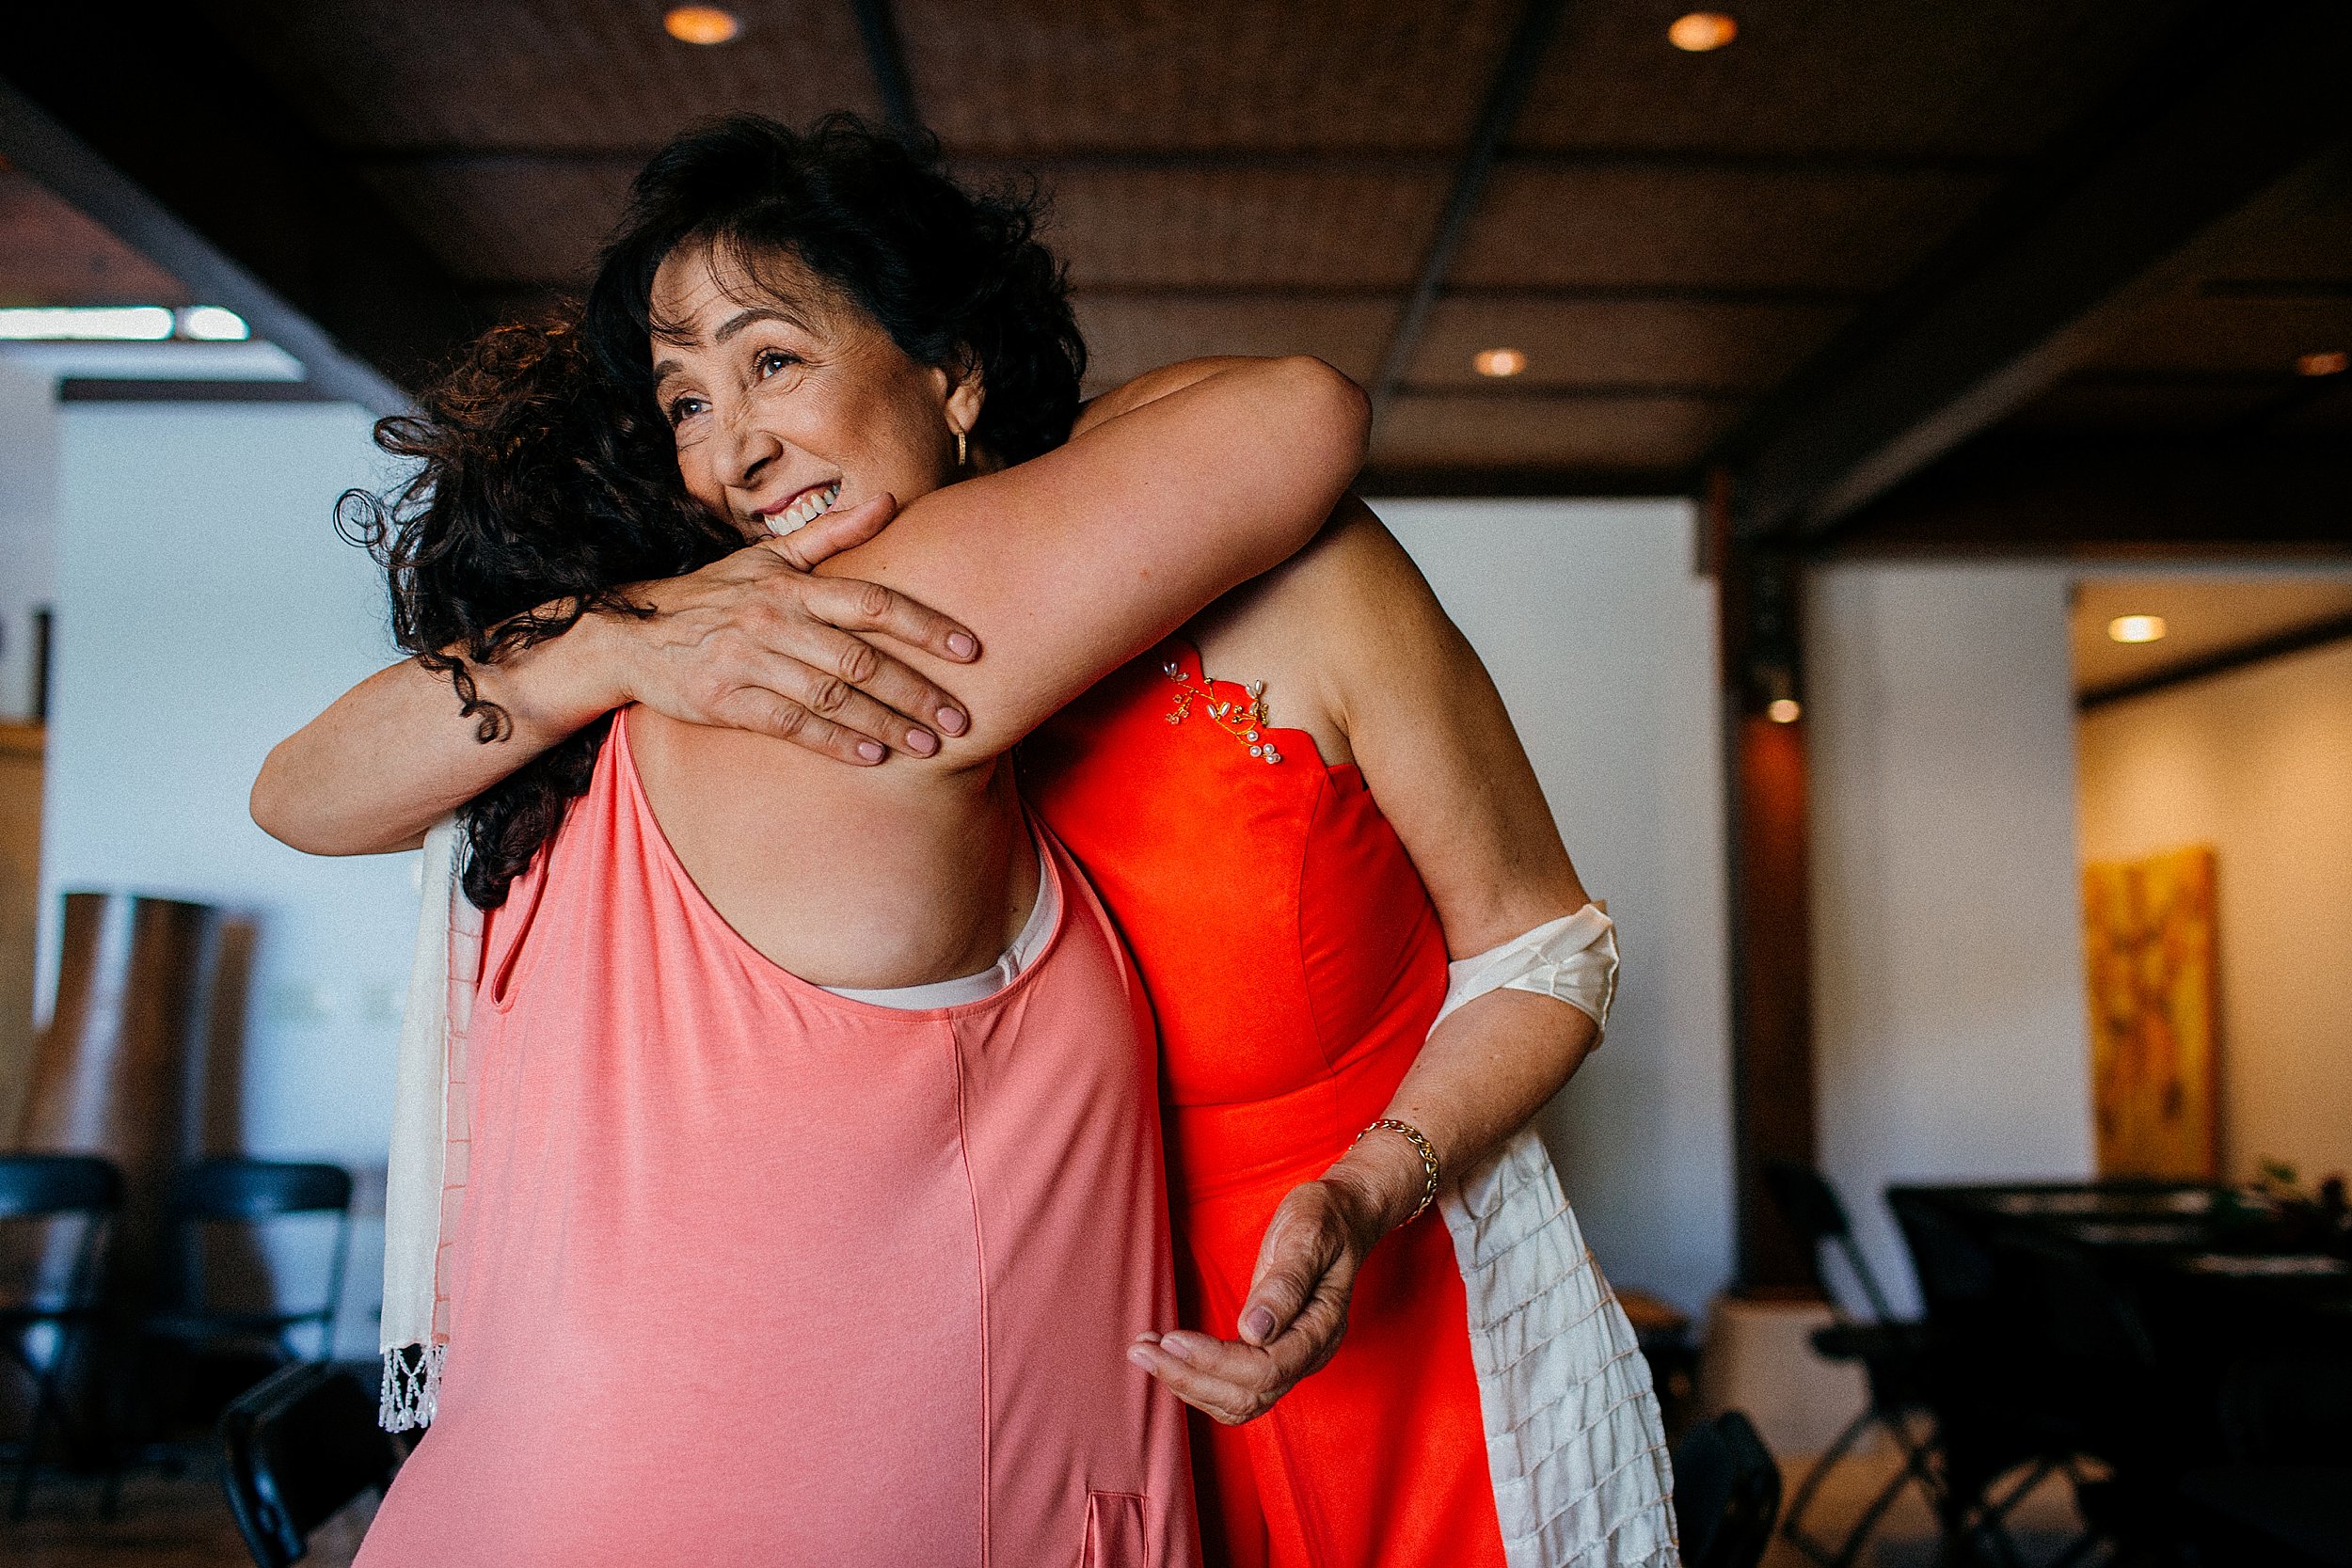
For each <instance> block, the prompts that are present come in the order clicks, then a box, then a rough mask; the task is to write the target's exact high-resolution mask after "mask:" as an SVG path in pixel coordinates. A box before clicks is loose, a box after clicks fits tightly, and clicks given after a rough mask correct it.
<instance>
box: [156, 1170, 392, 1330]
mask: <svg viewBox="0 0 2352 1568" xmlns="http://www.w3.org/2000/svg"><path fill="white" fill-rule="evenodd" d="M298 1214H332V1215H334V1216H335V1228H334V1239H333V1242H332V1243H331V1244H332V1251H331V1253H330V1254H329V1256H328V1259H327V1264H326V1289H325V1291H324V1292H323V1294H322V1295H321V1296H320V1297H319V1298H318V1299H317V1300H316V1301H315V1302H314V1303H312V1304H310V1305H307V1306H300V1307H294V1308H293V1309H291V1310H285V1309H280V1308H278V1307H262V1308H255V1307H248V1308H243V1309H230V1308H224V1307H219V1306H217V1305H216V1304H215V1292H214V1291H213V1290H212V1289H211V1285H210V1282H209V1281H208V1280H207V1278H206V1276H205V1275H206V1271H205V1266H204V1260H205V1252H206V1248H205V1245H204V1243H205V1241H206V1237H205V1235H204V1232H205V1231H206V1230H207V1229H208V1228H210V1227H217V1226H221V1225H241V1226H248V1227H258V1226H262V1225H264V1224H267V1223H268V1222H271V1221H274V1220H278V1219H283V1218H285V1217H287V1216H290V1215H298ZM171 1218H172V1225H173V1231H174V1236H175V1239H176V1240H177V1242H178V1243H179V1262H180V1289H179V1297H180V1300H179V1305H178V1306H177V1307H175V1308H173V1309H172V1310H169V1311H166V1312H159V1313H156V1314H153V1315H152V1316H151V1317H149V1318H148V1320H147V1321H146V1323H144V1324H143V1325H142V1326H143V1328H144V1331H145V1333H146V1334H147V1336H148V1337H149V1338H151V1339H160V1340H165V1341H169V1342H172V1343H176V1344H178V1345H180V1346H182V1347H183V1348H185V1349H187V1350H190V1351H199V1350H202V1349H206V1348H210V1347H220V1346H224V1345H242V1346H246V1347H250V1348H257V1349H259V1350H261V1351H262V1352H264V1353H268V1354H275V1355H276V1356H278V1357H279V1358H283V1359H292V1358H293V1357H294V1356H295V1355H297V1354H300V1353H299V1351H298V1350H297V1348H296V1347H295V1345H294V1335H295V1332H296V1331H297V1330H299V1329H301V1328H302V1327H304V1326H305V1325H306V1324H307V1325H309V1326H310V1327H311V1328H312V1329H313V1330H315V1333H316V1338H315V1340H314V1343H313V1345H312V1347H311V1348H312V1351H313V1353H314V1354H316V1356H317V1357H318V1358H319V1359H322V1360H324V1359H325V1358H326V1357H327V1356H328V1355H329V1354H332V1352H333V1348H334V1337H335V1315H336V1313H337V1312H338V1311H340V1310H341V1309H342V1297H343V1266H344V1262H345V1259H346V1258H347V1257H348V1255H349V1253H350V1250H351V1173H350V1172H349V1171H347V1170H345V1169H343V1168H342V1166H341V1165H327V1164H306V1163H299V1162H293V1161H282V1160H247V1159H242V1158H236V1157H222V1158H217V1159H210V1160H200V1161H199V1162H197V1163H196V1164H192V1165H189V1166H188V1167H186V1168H185V1169H184V1170H183V1171H182V1172H181V1173H180V1175H179V1177H178V1179H177V1180H174V1182H173V1183H172V1190H171Z"/></svg>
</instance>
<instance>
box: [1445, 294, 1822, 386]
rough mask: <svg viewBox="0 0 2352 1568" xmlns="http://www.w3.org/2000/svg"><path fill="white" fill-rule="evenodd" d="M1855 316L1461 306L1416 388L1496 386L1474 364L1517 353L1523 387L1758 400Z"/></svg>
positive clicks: (1717, 307)
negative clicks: (1603, 387)
mask: <svg viewBox="0 0 2352 1568" xmlns="http://www.w3.org/2000/svg"><path fill="white" fill-rule="evenodd" d="M1850 314H1851V311H1849V310H1847V309H1842V308H1839V307H1836V306H1825V305H1754V304H1736V303H1725V302H1720V301H1706V300H1650V299H1636V300H1552V299H1543V298H1540V297H1537V298H1513V297H1510V296H1503V297H1480V298H1471V299H1452V300H1447V301H1444V302H1443V303H1441V304H1439V305H1438V308H1437V309H1436V310H1435V311H1434V312H1433V313H1432V314H1431V316H1430V319H1429V325H1428V327H1427V329H1426V330H1425V332H1424V333H1423V335H1422V341H1421V350H1420V352H1419V353H1418V354H1417V355H1416V356H1414V359H1413V365H1412V368H1411V370H1410V372H1408V375H1407V379H1408V380H1409V381H1411V382H1412V383H1413V384H1414V385H1416V386H1420V387H1432V386H1444V385H1454V386H1481V385H1484V386H1493V385H1494V383H1492V382H1491V381H1488V380H1486V378H1485V377H1482V376H1481V375H1479V373H1478V372H1476V371H1475V370H1474V369H1473V368H1472V367H1471V363H1470V361H1471V359H1472V357H1473V356H1475V355H1477V354H1478V352H1479V351H1480V350H1482V349H1488V348H1516V349H1518V350H1519V351H1520V352H1521V353H1523V354H1525V355H1526V356H1527V368H1526V370H1525V371H1523V372H1520V374H1519V376H1518V379H1517V380H1515V381H1514V382H1513V383H1512V386H1513V387H1514V388H1524V387H1537V386H1563V385H1570V386H1572V385H1576V384H1579V383H1584V384H1591V383H1617V384H1629V383H1647V384H1653V385H1657V384H1663V385H1674V386H1684V387H1701V388H1732V389H1745V390H1749V391H1753V390H1755V389H1756V388H1762V387H1768V386H1770V385H1772V383H1773V382H1775V381H1777V380H1779V379H1780V378H1781V377H1782V376H1784V375H1786V374H1787V373H1788V371H1789V370H1790V369H1791V368H1793V367H1794V366H1795V365H1796V364H1797V363H1798V361H1800V360H1801V359H1803V358H1804V356H1807V355H1809V354H1811V353H1812V352H1813V351H1814V350H1815V349H1817V348H1819V347H1820V345H1821V343H1822V342H1824V341H1826V340H1827V339H1828V337H1829V335H1830V334H1831V333H1832V332H1834V331H1836V329H1837V328H1838V326H1840V325H1843V324H1844V322H1845V321H1846V320H1847V318H1848V316H1849V315H1850Z"/></svg>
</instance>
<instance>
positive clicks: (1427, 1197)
mask: <svg viewBox="0 0 2352 1568" xmlns="http://www.w3.org/2000/svg"><path fill="white" fill-rule="evenodd" d="M1383 1127H1385V1128H1387V1129H1388V1130H1389V1131H1390V1132H1398V1133H1402V1134H1403V1135H1404V1136H1405V1137H1406V1140H1407V1141H1409V1142H1410V1143H1411V1144H1412V1146H1413V1151H1414V1152H1415V1153H1416V1154H1419V1155H1420V1156H1421V1202H1420V1203H1418V1204H1416V1205H1415V1206H1414V1209H1413V1212H1411V1213H1409V1214H1407V1215H1406V1216H1405V1223H1406V1225H1410V1224H1412V1223H1413V1222H1414V1221H1415V1220H1417V1219H1419V1218H1421V1216H1422V1212H1423V1211H1425V1210H1426V1209H1428V1207H1429V1206H1430V1204H1432V1203H1434V1202H1436V1201H1437V1198H1438V1151H1437V1150H1436V1149H1434V1148H1430V1147H1429V1140H1428V1139H1427V1138H1424V1137H1422V1135H1421V1129H1420V1128H1418V1127H1415V1126H1413V1125H1412V1124H1411V1123H1409V1122H1402V1121H1398V1120H1396V1119H1395V1118H1393V1117H1381V1118H1380V1119H1379V1120H1378V1121H1375V1122H1374V1123H1373V1124H1372V1125H1371V1126H1370V1127H1367V1128H1365V1129H1364V1130H1363V1131H1362V1132H1359V1133H1357V1134H1356V1143H1352V1144H1349V1145H1348V1146H1347V1147H1348V1148H1355V1147H1356V1144H1359V1143H1362V1142H1363V1141H1364V1140H1365V1139H1366V1138H1369V1137H1371V1136H1372V1135H1373V1134H1374V1133H1375V1132H1378V1131H1380V1129H1382V1128H1383Z"/></svg>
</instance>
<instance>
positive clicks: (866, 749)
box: [857, 740, 882, 762]
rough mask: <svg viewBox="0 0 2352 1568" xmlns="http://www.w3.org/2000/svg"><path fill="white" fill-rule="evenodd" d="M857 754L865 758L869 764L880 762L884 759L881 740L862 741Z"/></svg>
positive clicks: (858, 744) (859, 743) (858, 745)
mask: <svg viewBox="0 0 2352 1568" xmlns="http://www.w3.org/2000/svg"><path fill="white" fill-rule="evenodd" d="M857 754H858V755H859V756H861V757H864V758H865V759H866V761H867V762H880V761H882V742H881V741H879V740H861V741H859V742H858V743H857Z"/></svg>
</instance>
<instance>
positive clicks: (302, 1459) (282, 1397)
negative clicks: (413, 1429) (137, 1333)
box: [220, 1361, 400, 1568]
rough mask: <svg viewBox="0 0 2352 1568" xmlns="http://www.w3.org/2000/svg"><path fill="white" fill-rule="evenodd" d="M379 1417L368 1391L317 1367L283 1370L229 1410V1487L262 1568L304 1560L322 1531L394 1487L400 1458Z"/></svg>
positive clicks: (225, 1473)
mask: <svg viewBox="0 0 2352 1568" xmlns="http://www.w3.org/2000/svg"><path fill="white" fill-rule="evenodd" d="M375 1417H376V1405H375V1396H374V1394H373V1392H371V1391H370V1390H369V1388H368V1387H367V1386H366V1385H365V1384H363V1383H361V1382H360V1381H359V1379H358V1377H356V1376H354V1375H353V1374H352V1373H350V1372H349V1371H346V1370H342V1369H341V1368H338V1367H334V1366H330V1365H327V1364H326V1363H324V1362H316V1361H306V1362H296V1363H295V1364H294V1365H293V1366H291V1367H281V1368H279V1369H278V1370H277V1371H275V1372H273V1373H271V1374H270V1375H269V1376H268V1377H267V1378H264V1379H263V1380H262V1382H260V1383H257V1384H255V1385H254V1386H252V1387H251V1388H248V1389H246V1391H245V1392H244V1393H242V1394H240V1395H238V1396H237V1398H236V1399H235V1400H234V1401H232V1402H230V1405H229V1408H228V1409H227V1410H225V1411H223V1412H222V1413H221V1418H220V1445H221V1455H222V1461H223V1463H222V1466H221V1484H222V1485H223V1486H224V1487H225V1488H226V1489H227V1491H228V1493H229V1511H230V1513H232V1514H234V1515H235V1516H236V1520H237V1530H238V1533H240V1534H241V1535H243V1536H244V1537H245V1544H246V1550H247V1551H249V1552H251V1553H252V1554H253V1560H254V1561H255V1562H256V1563H258V1564H260V1565H261V1568H286V1565H287V1564H289V1563H293V1562H298V1561H300V1560H302V1557H303V1555H304V1554H305V1553H306V1552H308V1551H309V1550H310V1536H311V1534H312V1533H313V1532H314V1531H316V1530H317V1529H318V1528H319V1526H320V1525H322V1524H324V1523H326V1521H327V1520H328V1519H330V1518H332V1517H333V1516H334V1515H335V1514H337V1513H341V1512H342V1510H343V1509H344V1508H345V1507H346V1506H348V1505H349V1504H350V1503H351V1502H352V1501H353V1499H355V1498H357V1497H359V1496H360V1494H362V1493H364V1492H367V1491H369V1490H371V1489H373V1490H375V1491H377V1492H381V1491H382V1490H383V1489H384V1488H385V1487H387V1486H389V1485H390V1484H391V1481H392V1472H393V1471H394V1470H395V1469H397V1468H399V1465H400V1452H399V1449H398V1447H397V1446H396V1444H395V1443H394V1440H393V1438H392V1436H391V1434H390V1433H388V1432H386V1431H384V1430H383V1429H382V1428H381V1427H379V1426H377V1425H376V1423H375Z"/></svg>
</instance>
